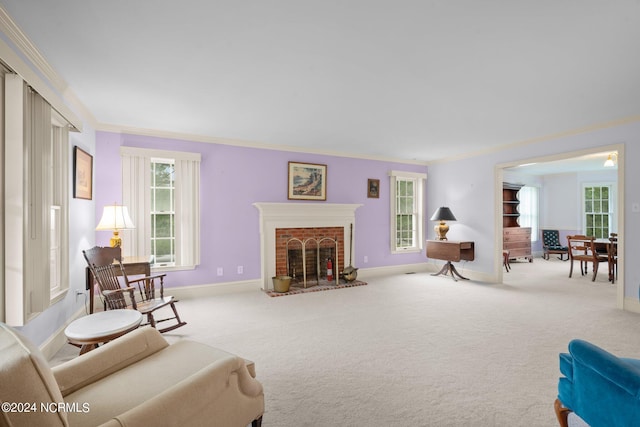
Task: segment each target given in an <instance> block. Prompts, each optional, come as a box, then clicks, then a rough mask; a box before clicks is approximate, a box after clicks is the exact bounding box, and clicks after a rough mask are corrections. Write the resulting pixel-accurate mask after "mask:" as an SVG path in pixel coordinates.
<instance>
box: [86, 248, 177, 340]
mask: <svg viewBox="0 0 640 427" xmlns="http://www.w3.org/2000/svg"><path fill="white" fill-rule="evenodd" d="M82 253H83V254H84V258H85V259H86V260H87V263H88V264H89V269H90V270H91V274H93V278H94V280H95V282H96V283H97V284H98V287H99V288H100V294H101V295H102V298H103V299H104V303H105V309H107V310H115V309H123V308H124V309H126V308H129V309H133V310H138V311H139V312H140V313H142V314H143V315H146V316H147V322H148V324H149V325H151V326H152V327H154V328H156V324H157V323H159V322H164V321H167V320H174V319H175V321H176V323H175V324H173V325H171V326H168V327H166V328H163V329H158V331H160V332H167V331H171V330H173V329H176V328H179V327H180V326H184V325H186V324H187V322H183V321H181V320H180V316H179V315H178V311H177V310H176V306H175V303H176V302H178V300H176V299H174V298H173V297H172V296H165V295H164V277H165V276H166V274H157V275H152V276H145V277H141V278H139V279H129V278H128V277H127V274H126V273H125V270H124V267H123V266H122V256H121V251H120V248H119V247H115V248H111V247H99V246H95V247H93V248H91V249H88V250H86V251H82ZM118 276H122V278H123V280H124V287H123V286H122V285H121V283H120V280H119V278H118ZM156 283H157V284H158V286H159V290H158V294H159V295H156ZM126 295H128V301H127V298H126ZM166 306H170V307H171V310H173V314H174V317H168V318H165V319H159V320H156V319H155V318H154V316H153V312H154V311H156V310H158V309H160V308H162V307H166Z"/></svg>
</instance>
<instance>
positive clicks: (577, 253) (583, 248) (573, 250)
mask: <svg viewBox="0 0 640 427" xmlns="http://www.w3.org/2000/svg"><path fill="white" fill-rule="evenodd" d="M595 240H596V238H595V237H593V236H584V235H574V236H567V241H568V248H569V262H570V264H571V265H570V267H569V277H571V276H572V275H573V262H574V261H580V274H581V275H583V276H584V275H585V274H587V271H588V267H589V263H592V264H593V278H592V279H591V281H593V282H595V280H596V276H597V275H598V266H599V265H600V263H601V262H608V257H607V255H606V254H601V253H598V252H597V251H596V248H595Z"/></svg>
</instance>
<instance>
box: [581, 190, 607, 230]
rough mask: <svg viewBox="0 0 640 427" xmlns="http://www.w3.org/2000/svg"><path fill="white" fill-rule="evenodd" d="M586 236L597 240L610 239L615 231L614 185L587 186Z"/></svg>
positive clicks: (585, 201) (584, 195)
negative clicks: (613, 222) (613, 220)
mask: <svg viewBox="0 0 640 427" xmlns="http://www.w3.org/2000/svg"><path fill="white" fill-rule="evenodd" d="M583 197H584V204H583V206H584V234H585V235H587V236H594V237H595V238H596V239H602V238H608V237H609V233H610V230H613V224H612V219H613V208H614V203H613V185H612V184H598V185H585V186H584V191H583Z"/></svg>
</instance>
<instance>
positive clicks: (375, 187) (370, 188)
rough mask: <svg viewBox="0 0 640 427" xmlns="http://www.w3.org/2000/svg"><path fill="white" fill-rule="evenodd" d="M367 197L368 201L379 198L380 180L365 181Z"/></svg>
mask: <svg viewBox="0 0 640 427" xmlns="http://www.w3.org/2000/svg"><path fill="white" fill-rule="evenodd" d="M367 197H369V198H370V199H379V198H380V180H379V179H371V178H369V179H367Z"/></svg>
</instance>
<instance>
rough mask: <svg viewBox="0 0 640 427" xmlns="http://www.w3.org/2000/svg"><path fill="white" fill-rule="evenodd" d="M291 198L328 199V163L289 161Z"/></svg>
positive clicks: (289, 196) (289, 195)
mask: <svg viewBox="0 0 640 427" xmlns="http://www.w3.org/2000/svg"><path fill="white" fill-rule="evenodd" d="M288 198H289V199H290V200H327V165H317V164H313V163H299V162H289V194H288Z"/></svg>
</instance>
